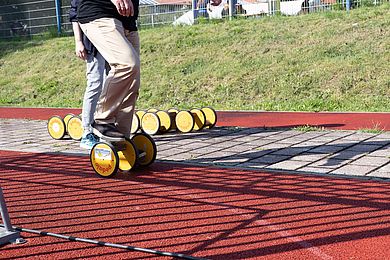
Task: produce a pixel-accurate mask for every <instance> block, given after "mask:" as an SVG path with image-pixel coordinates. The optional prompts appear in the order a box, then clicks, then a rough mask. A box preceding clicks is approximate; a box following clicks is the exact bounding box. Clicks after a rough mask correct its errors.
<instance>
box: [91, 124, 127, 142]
mask: <svg viewBox="0 0 390 260" xmlns="http://www.w3.org/2000/svg"><path fill="white" fill-rule="evenodd" d="M92 128H93V133H94V134H95V135H97V136H98V137H100V138H101V140H106V141H109V142H119V141H122V140H123V139H124V138H125V136H124V135H123V134H122V133H121V132H119V131H118V129H117V128H116V127H115V125H114V124H98V123H96V122H93V123H92Z"/></svg>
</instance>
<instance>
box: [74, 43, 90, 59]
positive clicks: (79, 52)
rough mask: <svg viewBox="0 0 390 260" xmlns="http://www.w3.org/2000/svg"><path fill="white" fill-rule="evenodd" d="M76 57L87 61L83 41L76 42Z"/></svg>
mask: <svg viewBox="0 0 390 260" xmlns="http://www.w3.org/2000/svg"><path fill="white" fill-rule="evenodd" d="M76 56H77V57H79V58H80V59H82V60H86V59H87V51H86V50H85V47H84V44H83V42H81V41H78V42H76Z"/></svg>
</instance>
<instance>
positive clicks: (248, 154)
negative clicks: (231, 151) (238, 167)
mask: <svg viewBox="0 0 390 260" xmlns="http://www.w3.org/2000/svg"><path fill="white" fill-rule="evenodd" d="M271 152H272V151H271V150H262V149H259V148H256V149H252V150H248V151H244V152H241V153H238V154H237V156H238V157H243V158H249V159H254V158H259V157H261V156H264V155H266V154H269V153H271Z"/></svg>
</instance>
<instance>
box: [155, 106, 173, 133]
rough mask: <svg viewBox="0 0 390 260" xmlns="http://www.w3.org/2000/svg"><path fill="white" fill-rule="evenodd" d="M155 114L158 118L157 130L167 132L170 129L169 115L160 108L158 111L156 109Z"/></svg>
mask: <svg viewBox="0 0 390 260" xmlns="http://www.w3.org/2000/svg"><path fill="white" fill-rule="evenodd" d="M156 114H157V116H158V118H159V119H160V129H159V131H160V132H161V133H165V132H168V131H169V130H171V126H172V120H171V117H170V116H169V114H168V112H166V111H162V110H160V111H157V113H156Z"/></svg>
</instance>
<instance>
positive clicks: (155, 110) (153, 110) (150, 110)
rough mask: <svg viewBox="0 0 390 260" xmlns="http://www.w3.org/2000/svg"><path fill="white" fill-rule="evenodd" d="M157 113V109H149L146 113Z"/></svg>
mask: <svg viewBox="0 0 390 260" xmlns="http://www.w3.org/2000/svg"><path fill="white" fill-rule="evenodd" d="M157 111H158V109H156V108H149V109H148V111H147V112H152V113H156V112H157Z"/></svg>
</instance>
